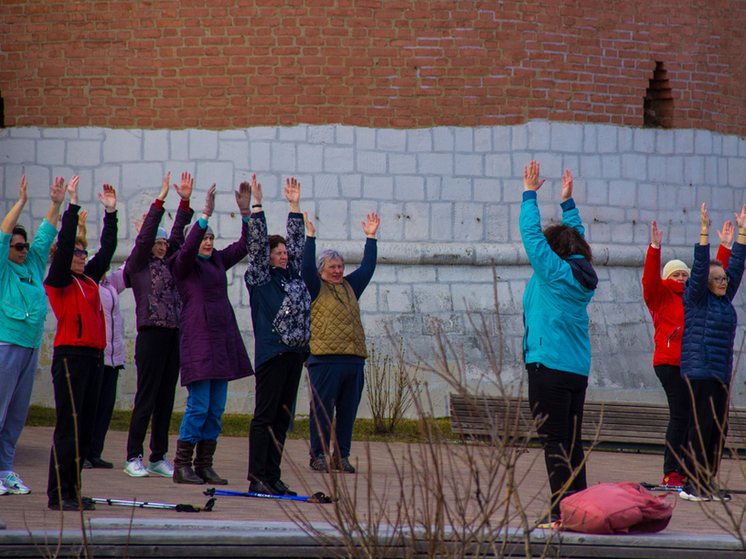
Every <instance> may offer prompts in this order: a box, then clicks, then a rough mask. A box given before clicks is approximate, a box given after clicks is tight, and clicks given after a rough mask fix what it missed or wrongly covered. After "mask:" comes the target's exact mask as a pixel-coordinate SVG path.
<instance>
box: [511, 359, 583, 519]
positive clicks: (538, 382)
mask: <svg viewBox="0 0 746 559" xmlns="http://www.w3.org/2000/svg"><path fill="white" fill-rule="evenodd" d="M526 370H527V371H528V401H529V404H530V405H531V410H532V414H533V416H534V418H538V419H540V420H542V421H543V422H542V423H541V425H539V427H538V432H539V440H540V441H541V445H542V447H543V449H544V461H545V462H546V467H547V475H548V476H549V488H550V489H551V491H552V512H553V513H555V514H559V497H560V494H561V491H562V487H563V486H564V485H565V484H566V483H568V481H569V482H570V484H569V486H568V488H567V489H566V490H565V492H564V494H562V496H563V497H564V496H567V495H570V494H572V493H575V492H577V491H582V490H583V489H585V488H586V487H587V483H586V478H585V466H584V465H583V466H582V467H581V464H582V463H583V458H584V456H585V454H584V452H583V444H582V441H581V434H582V433H581V428H582V424H583V405H584V404H585V390H586V388H587V387H588V377H585V376H583V375H577V374H575V373H568V372H565V371H558V370H556V369H549V368H547V367H544V366H543V365H537V364H535V363H529V364H527V365H526Z"/></svg>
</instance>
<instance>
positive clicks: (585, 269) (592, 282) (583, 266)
mask: <svg viewBox="0 0 746 559" xmlns="http://www.w3.org/2000/svg"><path fill="white" fill-rule="evenodd" d="M565 261H566V262H567V263H568V264H569V265H570V268H572V275H573V277H574V278H575V279H576V280H577V281H578V283H579V284H580V285H582V286H583V287H585V288H586V289H590V290H591V291H593V290H595V289H596V287H597V286H598V276H597V275H596V270H594V269H593V265H592V264H591V263H590V262H588V260H586V259H585V258H583V257H577V256H575V257H574V258H573V257H570V258H568V259H567V260H565Z"/></svg>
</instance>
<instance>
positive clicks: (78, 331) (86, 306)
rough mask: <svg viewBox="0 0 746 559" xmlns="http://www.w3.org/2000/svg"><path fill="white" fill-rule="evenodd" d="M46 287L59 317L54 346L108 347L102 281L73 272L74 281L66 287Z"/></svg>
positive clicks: (50, 302)
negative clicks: (102, 303)
mask: <svg viewBox="0 0 746 559" xmlns="http://www.w3.org/2000/svg"><path fill="white" fill-rule="evenodd" d="M71 275H72V274H71ZM44 287H45V289H46V291H47V297H48V298H49V304H50V305H51V306H52V310H53V311H54V316H56V317H57V333H56V334H55V336H54V347H58V346H80V347H95V348H96V349H104V348H105V347H106V325H105V323H104V309H103V307H102V306H101V298H100V296H99V292H98V284H97V283H96V282H95V281H93V280H92V279H91V278H88V277H86V276H80V277H76V276H72V283H71V284H70V285H68V286H66V287H62V288H55V287H50V286H49V285H45V286H44Z"/></svg>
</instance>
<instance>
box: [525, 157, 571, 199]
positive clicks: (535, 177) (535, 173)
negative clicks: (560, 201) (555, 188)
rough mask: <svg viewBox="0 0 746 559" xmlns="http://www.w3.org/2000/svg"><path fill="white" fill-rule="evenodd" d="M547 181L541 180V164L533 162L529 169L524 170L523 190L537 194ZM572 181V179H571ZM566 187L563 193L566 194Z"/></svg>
mask: <svg viewBox="0 0 746 559" xmlns="http://www.w3.org/2000/svg"><path fill="white" fill-rule="evenodd" d="M545 180H546V179H541V180H539V163H538V161H535V160H533V159H532V160H531V162H530V163H529V164H528V167H524V168H523V190H531V191H533V192H536V191H537V190H539V189H540V188H541V185H542V184H544V181H545ZM571 181H572V179H571ZM564 190H565V189H564V187H563V189H562V192H563V193H564Z"/></svg>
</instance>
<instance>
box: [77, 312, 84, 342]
mask: <svg viewBox="0 0 746 559" xmlns="http://www.w3.org/2000/svg"><path fill="white" fill-rule="evenodd" d="M82 337H83V319H82V318H81V317H80V315H78V339H80V338H82Z"/></svg>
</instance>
